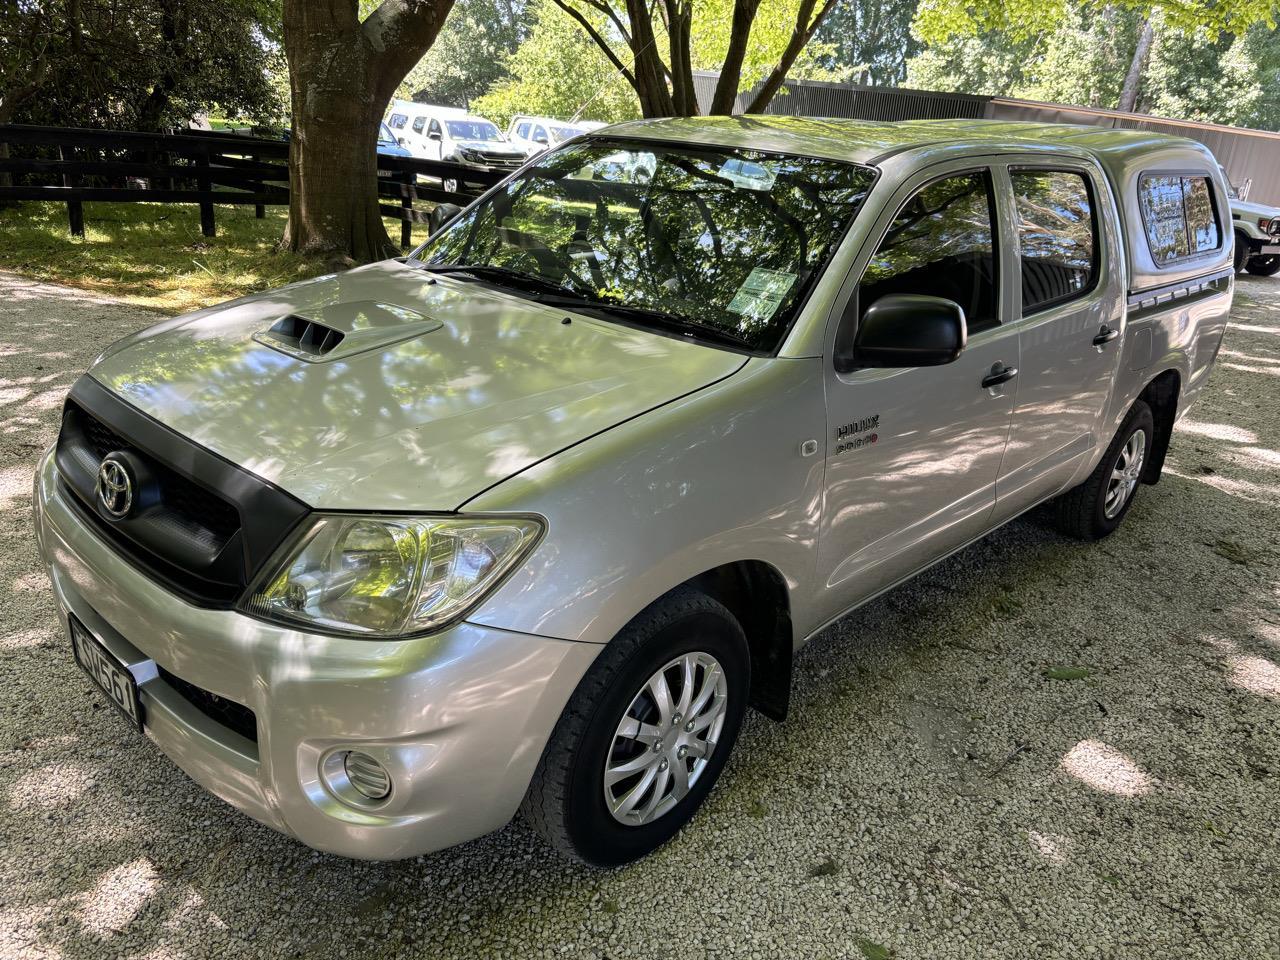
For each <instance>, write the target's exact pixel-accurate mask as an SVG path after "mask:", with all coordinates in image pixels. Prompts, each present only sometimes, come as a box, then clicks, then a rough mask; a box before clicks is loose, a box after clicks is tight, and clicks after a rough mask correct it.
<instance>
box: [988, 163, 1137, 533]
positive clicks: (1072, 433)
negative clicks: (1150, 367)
mask: <svg viewBox="0 0 1280 960" xmlns="http://www.w3.org/2000/svg"><path fill="white" fill-rule="evenodd" d="M997 182H998V183H1000V184H1001V185H1002V187H1004V188H1005V189H1008V190H1009V191H1010V197H1011V200H1012V202H1011V203H1010V205H1009V209H1010V210H1011V212H1012V214H1013V217H1014V224H1013V228H1014V229H1013V232H1014V236H1015V239H1016V241H1017V247H1018V252H1019V258H1018V269H1019V284H1018V288H1019V313H1020V315H1021V319H1020V320H1019V321H1018V323H1017V324H1016V326H1017V327H1018V330H1019V333H1020V339H1021V347H1022V369H1021V372H1020V375H1019V377H1018V379H1019V381H1020V384H1019V386H1018V403H1017V407H1016V409H1015V410H1014V415H1013V426H1012V430H1011V432H1010V436H1009V447H1008V450H1007V452H1006V453H1005V460H1004V467H1003V468H1002V470H1001V474H1000V480H999V483H998V485H997V493H996V499H997V506H996V513H995V519H996V520H997V522H998V521H1001V520H1004V519H1008V518H1009V517H1012V516H1015V515H1016V514H1018V513H1021V512H1022V511H1023V510H1025V509H1027V508H1028V507H1030V506H1032V505H1033V504H1035V503H1036V502H1037V501H1039V500H1042V499H1044V498H1045V497H1048V496H1051V495H1053V494H1055V493H1057V492H1059V491H1060V490H1063V489H1066V488H1067V487H1068V486H1070V485H1071V484H1072V483H1073V482H1074V481H1078V480H1080V479H1083V477H1084V476H1085V475H1086V471H1087V470H1089V469H1092V465H1093V463H1094V462H1096V459H1097V457H1098V456H1100V455H1101V452H1102V450H1103V449H1104V448H1105V447H1106V445H1107V443H1108V442H1110V439H1111V438H1110V437H1109V436H1101V435H1100V432H1101V430H1102V425H1103V418H1104V416H1105V412H1106V406H1107V398H1108V397H1109V396H1110V392H1111V385H1112V383H1113V381H1114V376H1115V372H1116V367H1117V364H1118V362H1119V356H1120V345H1121V343H1122V336H1121V334H1122V333H1123V324H1124V313H1123V283H1122V282H1121V281H1120V279H1119V278H1120V277H1122V276H1123V272H1122V270H1123V267H1122V264H1121V262H1120V259H1119V256H1120V253H1119V250H1120V244H1119V243H1118V242H1117V238H1116V237H1115V236H1114V234H1113V231H1112V227H1111V225H1112V224H1113V223H1114V221H1115V217H1114V214H1113V212H1112V207H1111V199H1110V193H1109V191H1108V190H1107V189H1106V186H1105V183H1106V181H1105V180H1103V179H1102V177H1101V176H1100V175H1098V174H1096V173H1095V172H1094V171H1092V170H1091V169H1090V168H1089V167H1087V166H1078V167H1072V166H1069V165H1066V166H1062V167H1055V168H1053V169H1047V168H1041V167H1019V166H1012V167H1011V168H1010V169H1009V171H1008V173H1007V174H1005V175H1004V176H1001V177H998V178H997ZM1104 328H1106V329H1105V330H1104ZM1108 331H1109V332H1108ZM1111 333H1114V334H1115V336H1111ZM1108 337H1110V339H1107V338H1108ZM1095 339H1097V340H1098V341H1099V342H1098V343H1095V342H1094V341H1095Z"/></svg>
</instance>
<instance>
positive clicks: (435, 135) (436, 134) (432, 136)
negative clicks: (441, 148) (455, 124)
mask: <svg viewBox="0 0 1280 960" xmlns="http://www.w3.org/2000/svg"><path fill="white" fill-rule="evenodd" d="M427 139H428V140H443V139H444V134H442V133H441V132H440V131H439V130H432V131H430V132H428V133H427Z"/></svg>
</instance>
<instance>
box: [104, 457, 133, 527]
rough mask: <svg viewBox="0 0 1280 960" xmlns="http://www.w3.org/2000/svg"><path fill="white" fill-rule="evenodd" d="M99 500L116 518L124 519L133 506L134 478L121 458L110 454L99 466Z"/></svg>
mask: <svg viewBox="0 0 1280 960" xmlns="http://www.w3.org/2000/svg"><path fill="white" fill-rule="evenodd" d="M96 488H97V494H98V502H99V503H101V504H102V508H103V509H104V510H106V511H107V513H109V514H110V515H111V516H112V517H114V518H115V519H116V520H123V519H124V518H125V517H127V516H128V515H129V510H130V509H131V508H132V507H133V478H132V477H130V476H129V471H128V470H127V469H125V466H124V464H123V463H121V462H120V461H119V460H112V459H111V458H110V457H109V456H108V457H107V459H106V460H103V461H102V466H100V467H98V482H97V484H96Z"/></svg>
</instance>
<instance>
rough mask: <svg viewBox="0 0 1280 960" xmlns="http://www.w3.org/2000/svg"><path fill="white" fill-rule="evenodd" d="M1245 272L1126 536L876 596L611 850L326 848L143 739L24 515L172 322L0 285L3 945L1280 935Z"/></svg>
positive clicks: (1270, 611)
mask: <svg viewBox="0 0 1280 960" xmlns="http://www.w3.org/2000/svg"><path fill="white" fill-rule="evenodd" d="M1240 294H1241V295H1240V299H1239V306H1238V309H1237V312H1236V316H1237V320H1238V321H1239V323H1238V324H1237V325H1234V326H1233V327H1232V329H1231V330H1230V331H1229V332H1228V334H1227V341H1226V344H1225V346H1224V349H1223V353H1222V362H1221V363H1220V364H1219V368H1218V370H1217V371H1216V372H1215V373H1214V376H1213V381H1212V383H1211V384H1210V386H1209V388H1208V390H1207V393H1206V396H1205V397H1204V398H1203V399H1202V400H1201V401H1200V403H1199V405H1198V406H1197V407H1196V408H1195V409H1194V410H1193V411H1192V412H1191V414H1190V415H1189V416H1190V419H1189V420H1188V421H1187V422H1186V423H1184V425H1183V426H1182V427H1181V428H1180V430H1179V432H1178V433H1177V435H1176V436H1175V440H1174V445H1173V450H1172V453H1171V455H1170V459H1169V463H1168V468H1167V470H1166V475H1165V478H1164V479H1163V480H1162V482H1161V483H1160V484H1159V485H1158V486H1156V487H1154V488H1150V487H1147V488H1142V490H1141V492H1140V494H1139V499H1138V501H1137V502H1136V504H1135V506H1134V508H1133V510H1132V512H1131V513H1130V515H1129V517H1128V519H1127V521H1126V523H1125V524H1124V526H1123V527H1122V529H1121V530H1120V531H1119V532H1118V533H1117V534H1116V535H1114V536H1113V537H1111V538H1110V539H1108V540H1106V541H1104V542H1102V543H1099V544H1093V545H1083V544H1079V543H1075V542H1072V541H1068V540H1064V539H1063V538H1061V537H1059V536H1058V535H1057V534H1055V533H1053V532H1051V531H1050V530H1049V529H1048V528H1047V527H1046V526H1045V525H1044V524H1043V523H1042V522H1041V521H1040V519H1039V518H1037V517H1031V518H1027V519H1023V520H1019V521H1016V522H1014V523H1012V524H1010V525H1009V526H1007V527H1005V528H1004V529H1002V530H1000V531H997V532H996V533H995V534H993V535H992V536H990V537H988V538H987V539H986V540H984V541H982V542H980V543H978V544H976V545H974V546H972V547H970V548H968V549H967V550H965V551H963V552H962V553H960V554H958V555H956V556H954V557H952V558H950V559H949V560H947V561H945V562H944V563H942V564H939V565H938V566H937V567H935V568H933V569H932V570H931V571H929V572H928V573H927V574H925V575H923V576H922V577H920V578H918V579H916V580H915V581H913V582H912V583H910V584H908V585H906V586H904V587H902V588H899V589H898V590H895V591H894V592H892V593H890V594H888V595H886V596H884V597H882V598H880V599H879V600H877V601H875V602H873V603H871V604H869V605H867V606H866V607H864V608H862V609H861V610H859V611H858V612H856V613H855V614H853V615H851V616H849V617H847V618H845V619H844V620H842V621H841V622H839V623H838V624H836V625H835V626H833V627H832V628H830V629H829V630H827V631H826V632H825V633H824V634H823V635H822V636H821V637H819V638H817V639H816V640H815V641H814V642H813V643H812V644H810V645H809V646H808V647H807V648H806V649H805V651H804V652H803V653H802V654H801V656H800V657H799V662H798V663H797V669H796V686H795V692H794V698H793V706H792V716H791V718H790V719H789V720H788V721H787V722H786V723H785V724H775V723H772V722H770V721H767V720H763V719H762V718H759V717H754V716H753V717H752V718H750V719H749V721H748V724H747V726H746V728H745V730H744V732H743V736H742V738H741V741H740V743H739V747H738V749H737V751H736V753H735V756H734V759H733V761H732V762H731V763H730V765H729V767H728V768H727V770H726V772H725V775H724V777H723V779H722V782H721V784H720V786H719V787H718V788H717V790H716V791H715V793H714V794H713V795H712V797H711V800H710V802H709V803H708V806H707V809H706V810H705V811H704V812H703V813H702V814H701V815H700V816H699V817H698V818H697V819H696V821H695V822H694V824H693V825H692V826H691V827H690V828H689V829H687V830H686V831H684V832H683V833H682V834H681V835H680V836H679V837H678V838H677V839H676V840H675V841H673V842H672V844H670V845H669V846H668V847H667V848H665V849H664V850H662V851H660V852H659V853H658V854H657V855H655V856H654V857H652V858H650V859H649V860H647V861H645V862H643V863H640V864H637V865H635V866H633V867H630V868H627V869H624V870H621V871H616V872H611V873H604V872H597V871H592V870H587V869H584V868H579V867H575V866H573V865H569V864H566V863H564V862H562V861H560V860H557V859H556V858H554V857H553V856H552V855H550V854H549V853H548V852H547V851H546V850H545V848H543V847H542V845H541V844H540V843H539V842H538V841H537V840H536V839H535V838H534V837H533V836H532V835H531V834H530V833H529V831H528V830H526V829H525V828H524V827H523V826H521V825H520V824H514V825H512V826H511V827H509V828H507V829H506V830H504V831H502V832H500V833H498V834H496V835H493V836H490V837H486V838H483V839H481V840H478V841H475V842H473V843H470V844H467V845H465V846H463V847H460V848H456V849H454V850H448V851H444V852H442V853H438V854H434V855H431V856H427V857H422V858H418V859H415V860H411V861H406V862H401V863H393V864H376V863H361V862H355V861H347V860H341V859H338V858H335V857H331V856H327V855H321V854H316V853H313V852H312V851H309V850H307V849H305V848H303V847H301V846H299V845H298V844H296V843H294V842H293V841H291V840H289V839H287V838H285V837H282V836H280V835H278V834H275V833H274V832H272V831H270V830H268V829H267V828H265V827H261V826H259V825H257V824H256V823H254V822H252V821H250V820H248V819H247V818H245V817H243V816H241V815H240V814H238V813H236V812H234V811H232V810H231V809H230V808H229V807H227V806H225V805H224V804H222V803H221V802H220V801H218V800H216V799H213V798H212V797H210V796H208V795H207V794H205V793H203V792H202V791H201V790H200V789H199V788H198V787H196V786H195V785H194V784H193V783H191V782H190V781H189V780H187V779H186V777H185V776H183V775H182V774H181V773H180V772H179V771H177V770H176V769H175V768H174V767H173V766H172V764H171V763H170V762H169V761H168V760H166V759H165V758H164V757H163V756H162V755H160V754H159V753H158V751H156V750H155V749H154V748H152V747H151V746H150V744H149V743H147V742H146V741H144V740H142V739H140V738H138V737H136V736H135V735H133V734H131V733H130V731H129V730H128V729H127V728H126V727H125V725H124V724H123V723H122V722H121V721H120V720H119V718H118V717H117V716H116V715H115V714H114V713H112V712H111V711H110V709H109V708H107V707H106V706H105V705H104V704H103V703H102V701H101V700H100V699H99V698H98V697H97V696H96V695H94V694H93V693H92V691H91V689H90V687H89V684H88V681H87V680H85V679H84V678H83V676H82V675H81V674H80V673H79V671H78V670H77V668H76V667H75V666H74V665H73V664H72V662H71V658H70V655H69V652H68V650H67V648H66V643H65V640H64V638H63V637H62V636H61V634H60V632H59V631H58V629H57V626H56V621H55V618H54V613H53V610H52V606H51V602H50V598H49V595H48V588H47V583H46V581H45V579H44V575H43V572H42V571H40V570H39V568H38V565H37V564H36V562H35V558H34V554H33V547H32V544H31V542H30V529H29V520H28V513H29V510H30V480H31V472H32V469H33V466H34V462H35V459H36V457H37V456H38V453H39V451H40V450H41V449H43V447H44V446H45V445H47V444H48V443H49V442H50V441H51V440H52V439H53V436H54V433H55V431H56V427H57V418H58V406H59V402H60V399H61V394H62V393H63V392H65V390H66V389H67V387H69V385H70V383H71V382H72V380H73V379H74V378H75V376H77V375H78V373H79V371H80V370H82V369H83V368H84V366H85V365H86V364H87V362H88V361H89V360H90V359H91V358H92V356H93V355H94V354H95V353H96V352H97V351H98V350H99V349H101V347H102V346H104V345H105V344H106V343H107V342H109V341H110V340H113V339H115V338H116V337H117V336H119V335H122V334H124V333H126V332H129V331H130V330H131V329H133V328H136V327H137V326H141V325H142V324H143V323H145V322H148V320H149V319H150V318H148V317H146V316H145V315H142V314H140V312H139V311H136V310H132V309H129V308H120V307H116V306H113V305H110V304H104V303H103V302H101V301H99V300H95V299H94V298H91V297H87V296H86V295H81V294H67V293H65V292H62V291H53V290H50V289H48V288H44V289H32V288H30V287H27V288H23V287H22V285H21V284H17V285H15V284H14V283H13V282H12V280H11V279H6V278H0V301H3V302H2V303H0V318H3V323H2V324H0V404H3V408H4V411H5V418H4V423H3V426H2V427H0V496H2V497H4V504H5V509H4V511H3V514H2V517H0V542H3V544H4V549H3V551H0V617H2V620H0V682H3V684H4V687H5V691H6V692H5V695H4V697H3V699H0V810H2V811H3V814H2V819H0V822H2V823H3V827H0V830H2V831H3V836H2V840H3V846H2V852H0V956H4V957H10V956H12V957H22V958H24V960H25V958H98V957H103V956H125V957H146V958H159V957H178V958H188V957H191V958H194V957H226V956H271V957H302V958H319V957H332V956H342V955H344V954H343V952H342V951H343V950H345V951H346V953H345V955H346V956H356V955H359V956H362V957H371V958H378V957H384V958H391V957H409V956H421V957H430V958H433V960H434V958H449V957H464V956H465V957H472V956H494V957H514V956H520V957H523V956H542V955H554V956H570V957H596V958H599V957H611V958H614V960H622V958H651V957H653V958H658V957H672V958H677V957H678V958H682V960H683V958H693V957H711V956H726V955H728V956H743V955H758V956H786V957H793V956H794V957H805V958H811V957H814V958H816V957H823V956H829V957H848V956H854V957H858V956H860V955H861V956H890V955H891V956H895V957H899V958H907V957H979V956H997V957H1000V958H1002V960H1004V958H1015V957H1037V958H1039V957H1057V956H1061V957H1072V958H1075V957H1079V956H1082V955H1084V954H1085V952H1086V951H1087V950H1095V951H1096V952H1097V954H1098V955H1099V956H1108V957H1148V956H1160V957H1184V956H1185V957H1201V956H1204V957H1208V956H1214V957H1255V956H1256V957H1261V956H1267V955H1271V954H1269V953H1268V951H1271V952H1272V954H1273V953H1274V950H1275V945H1276V941H1275V933H1274V931H1275V930H1276V929H1278V928H1280V914H1278V912H1277V904H1278V903H1280V870H1278V869H1277V868H1276V866H1275V863H1276V838H1275V826H1274V824H1275V810H1276V808H1277V803H1280V734H1278V733H1277V731H1278V730H1280V667H1278V666H1277V664H1280V612H1278V607H1280V604H1278V603H1277V587H1278V583H1277V576H1276V572H1277V567H1278V564H1280V548H1277V546H1276V544H1277V543H1280V486H1278V485H1280V454H1277V450H1280V392H1278V391H1277V383H1276V379H1275V377H1274V376H1273V375H1272V374H1271V372H1270V367H1272V366H1276V367H1277V369H1280V284H1272V285H1271V286H1266V285H1264V284H1260V283H1258V282H1255V281H1245V280H1242V282H1241V283H1240ZM10 391H12V392H10ZM880 947H883V948H884V949H885V950H886V951H892V953H891V954H889V953H875V952H874V951H875V950H876V949H879V948H880Z"/></svg>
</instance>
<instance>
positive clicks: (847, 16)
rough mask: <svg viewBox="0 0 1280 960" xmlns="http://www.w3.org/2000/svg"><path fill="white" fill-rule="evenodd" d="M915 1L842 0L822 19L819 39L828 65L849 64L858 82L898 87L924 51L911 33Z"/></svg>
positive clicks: (823, 60) (842, 66)
mask: <svg viewBox="0 0 1280 960" xmlns="http://www.w3.org/2000/svg"><path fill="white" fill-rule="evenodd" d="M915 12H916V0H842V2H840V3H838V4H836V6H835V7H834V8H833V9H832V10H831V12H830V13H828V14H827V16H826V17H825V18H824V19H823V21H822V25H821V26H819V27H818V31H817V33H815V34H814V42H815V44H819V45H822V46H824V47H826V48H828V49H827V51H826V52H824V53H823V54H821V55H820V56H819V58H818V59H819V62H820V63H822V64H823V65H824V66H826V67H828V68H830V69H835V70H838V69H840V68H847V69H848V70H849V71H850V73H851V74H852V79H854V80H855V81H856V82H858V83H863V84H873V85H883V86H897V85H899V84H901V83H902V82H903V80H905V79H906V75H907V61H908V60H909V59H910V58H911V57H913V56H915V55H916V54H917V53H919V51H920V42H919V41H918V40H916V38H915V37H914V36H912V34H911V21H912V18H913V17H914V16H915Z"/></svg>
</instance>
